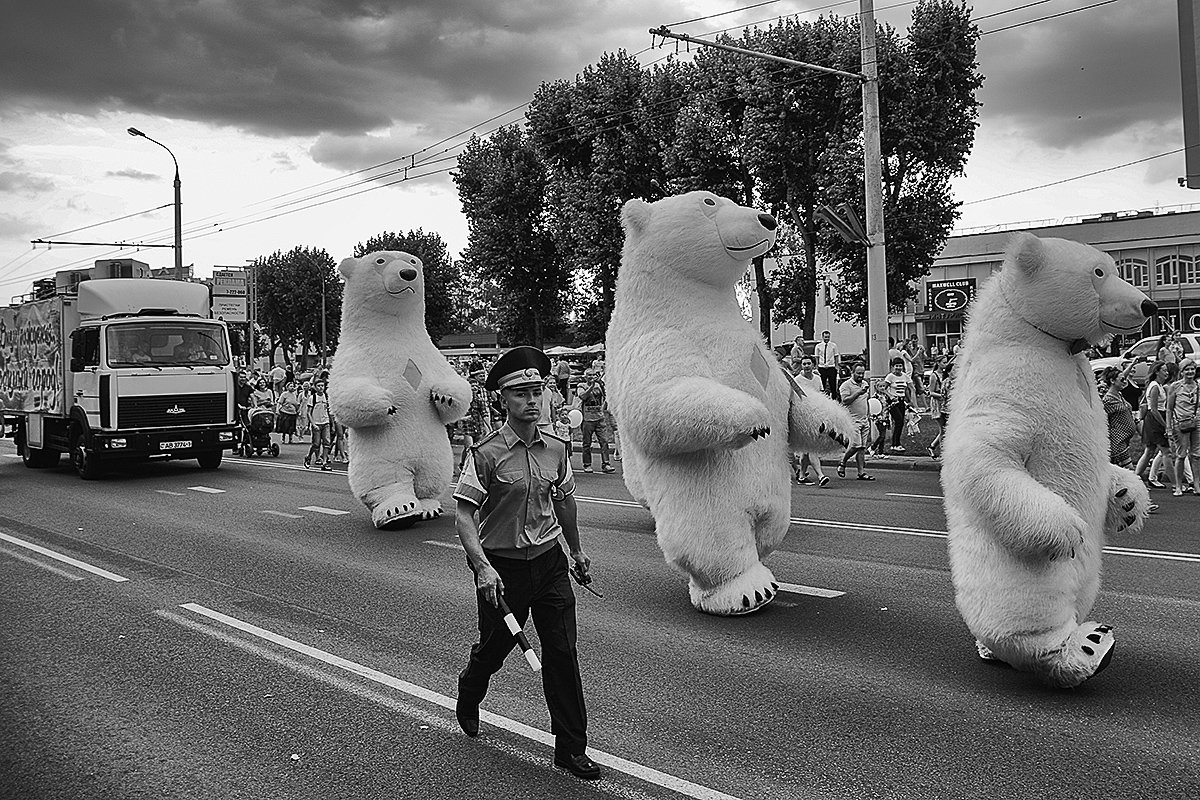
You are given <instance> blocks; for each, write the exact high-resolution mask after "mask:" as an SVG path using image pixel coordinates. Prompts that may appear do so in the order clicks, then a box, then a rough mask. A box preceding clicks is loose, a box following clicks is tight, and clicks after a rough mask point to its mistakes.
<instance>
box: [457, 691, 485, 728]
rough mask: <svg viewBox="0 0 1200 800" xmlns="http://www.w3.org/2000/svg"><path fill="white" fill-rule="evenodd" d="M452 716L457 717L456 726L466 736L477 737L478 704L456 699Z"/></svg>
mask: <svg viewBox="0 0 1200 800" xmlns="http://www.w3.org/2000/svg"><path fill="white" fill-rule="evenodd" d="M454 716H456V717H458V726H459V727H460V728H462V729H463V733H465V734H466V735H467V736H478V735H479V704H478V703H472V702H470V701H468V700H464V699H462V698H461V697H460V698H458V702H457V703H455V704H454Z"/></svg>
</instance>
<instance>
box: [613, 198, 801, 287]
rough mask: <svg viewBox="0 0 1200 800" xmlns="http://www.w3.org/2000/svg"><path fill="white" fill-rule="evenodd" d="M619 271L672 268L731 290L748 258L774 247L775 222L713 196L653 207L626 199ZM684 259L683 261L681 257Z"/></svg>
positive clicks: (666, 201)
mask: <svg viewBox="0 0 1200 800" xmlns="http://www.w3.org/2000/svg"><path fill="white" fill-rule="evenodd" d="M621 222H622V223H623V224H624V226H625V252H624V255H623V256H622V258H621V265H622V272H623V273H624V272H625V271H626V270H627V269H628V267H627V266H626V265H631V264H664V263H668V264H671V265H673V267H674V269H675V271H676V273H677V274H678V275H679V276H680V277H684V278H690V279H692V280H695V281H699V282H701V283H707V284H710V285H713V286H716V287H720V288H725V287H732V286H733V285H734V284H736V283H737V282H738V279H739V278H741V277H742V274H743V273H745V271H746V266H747V264H748V263H749V262H750V260H751V259H752V258H755V257H757V256H761V255H762V254H763V253H766V252H767V251H768V250H770V249H771V248H772V247H773V246H774V245H775V236H776V234H777V233H778V231H777V230H776V224H775V218H774V217H772V216H771V215H770V214H762V213H760V212H758V211H756V210H754V209H753V208H746V207H745V206H739V205H738V204H737V203H735V202H733V201H732V200H727V199H725V198H724V197H718V196H717V195H715V194H713V193H712V192H688V193H687V194H681V195H675V196H673V197H664V198H663V199H661V200H657V201H655V202H653V203H647V202H645V201H644V200H630V201H628V202H627V203H625V206H624V207H623V208H622V209H621ZM681 256H686V257H681Z"/></svg>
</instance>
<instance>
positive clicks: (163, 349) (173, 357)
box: [105, 322, 229, 367]
mask: <svg viewBox="0 0 1200 800" xmlns="http://www.w3.org/2000/svg"><path fill="white" fill-rule="evenodd" d="M105 345H106V347H105V349H106V358H107V360H108V365H109V366H110V367H138V366H153V367H199V366H205V367H223V366H225V365H227V364H228V363H229V346H228V343H227V341H226V338H225V329H224V328H222V327H221V326H220V325H212V324H208V323H203V322H153V323H151V322H127V323H123V324H120V325H111V326H109V328H108V331H107V334H106V336H105Z"/></svg>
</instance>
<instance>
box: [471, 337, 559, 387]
mask: <svg viewBox="0 0 1200 800" xmlns="http://www.w3.org/2000/svg"><path fill="white" fill-rule="evenodd" d="M549 374H550V358H549V357H548V356H547V355H546V354H545V353H543V352H542V351H541V350H538V349H537V348H536V347H524V346H522V347H514V348H513V349H511V350H509V351H508V352H507V353H505V354H504V355H502V356H500V358H499V360H497V361H496V363H495V364H494V365H493V366H492V369H491V371H490V372H488V376H487V381H486V382H485V383H484V388H486V389H489V390H491V391H499V390H500V389H518V388H520V387H523V386H541V385H542V384H543V383H544V382H545V380H546V376H547V375H549Z"/></svg>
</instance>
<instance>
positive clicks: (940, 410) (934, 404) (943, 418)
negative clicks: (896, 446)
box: [929, 356, 954, 458]
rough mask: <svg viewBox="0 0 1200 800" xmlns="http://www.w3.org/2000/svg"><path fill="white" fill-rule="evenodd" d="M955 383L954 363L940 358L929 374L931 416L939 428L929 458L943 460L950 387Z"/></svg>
mask: <svg viewBox="0 0 1200 800" xmlns="http://www.w3.org/2000/svg"><path fill="white" fill-rule="evenodd" d="M953 381H954V362H953V361H951V360H950V359H945V360H944V361H943V360H942V358H941V356H938V358H937V360H935V361H934V364H933V372H931V373H930V374H929V416H930V418H931V419H933V420H934V421H935V422H936V423H937V426H938V433H937V436H935V437H934V438H933V441H932V442H930V443H929V457H930V458H941V454H942V450H941V445H942V437H943V436H945V435H946V424H947V423H948V422H949V421H950V387H951V385H952V383H953Z"/></svg>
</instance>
